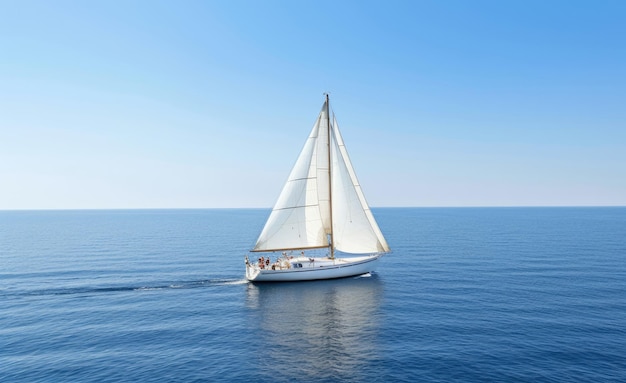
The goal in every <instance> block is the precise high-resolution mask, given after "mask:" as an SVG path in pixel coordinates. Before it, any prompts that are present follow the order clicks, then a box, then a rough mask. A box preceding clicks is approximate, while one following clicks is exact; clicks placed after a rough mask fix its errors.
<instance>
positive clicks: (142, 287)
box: [0, 279, 248, 297]
mask: <svg viewBox="0 0 626 383" xmlns="http://www.w3.org/2000/svg"><path fill="white" fill-rule="evenodd" d="M246 283H248V281H246V280H245V279H207V280H199V281H177V282H173V283H151V284H137V285H125V286H103V287H98V286H80V287H67V288H53V289H33V290H13V291H11V290H4V291H0V297H10V296H14V297H15V296H45V295H91V294H104V293H117V292H148V291H158V290H174V289H195V288H201V287H216V286H230V285H243V284H246Z"/></svg>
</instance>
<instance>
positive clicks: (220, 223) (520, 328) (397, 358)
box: [0, 208, 626, 382]
mask: <svg viewBox="0 0 626 383" xmlns="http://www.w3.org/2000/svg"><path fill="white" fill-rule="evenodd" d="M268 213H269V211H267V210H154V211H150V210H147V211H145V210H143V211H142V210H137V211H49V212H0V381H2V382H211V381H229V382H248V381H250V382H252V381H259V382H274V381H276V382H288V381H328V382H334V381H344V382H371V381H379V382H387V381H405V382H515V381H519V382H609V381H614V382H624V381H626V208H476V209H474V208H459V209H456V208H450V209H434V208H433V209H374V214H375V216H376V217H377V219H378V221H379V224H380V226H381V229H382V231H383V232H384V233H385V235H386V237H387V240H388V242H389V244H390V246H391V247H392V248H393V253H392V254H390V255H389V256H387V257H384V258H383V259H382V260H381V263H380V266H379V268H378V272H377V273H375V274H373V275H372V276H370V277H360V278H349V279H342V280H335V281H325V282H324V281H323V282H306V283H290V284H270V285H252V284H248V283H246V282H245V281H244V280H243V275H244V264H243V256H244V255H245V253H246V250H247V249H248V248H249V247H251V246H252V244H253V242H254V240H255V239H256V236H257V234H258V232H259V231H260V229H261V228H262V226H263V224H264V221H265V219H266V217H267V215H268Z"/></svg>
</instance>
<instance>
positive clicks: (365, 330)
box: [246, 274, 383, 381]
mask: <svg viewBox="0 0 626 383" xmlns="http://www.w3.org/2000/svg"><path fill="white" fill-rule="evenodd" d="M382 296H383V283H382V281H381V280H380V279H379V278H378V276H377V275H376V274H371V276H370V277H367V278H365V277H363V278H359V277H356V278H345V279H337V280H328V281H317V282H296V283H280V284H262V285H255V284H249V285H248V288H247V299H246V304H247V306H248V308H249V310H248V314H249V315H248V318H247V319H248V321H249V323H248V325H249V326H250V327H252V328H255V329H256V336H258V337H259V341H260V342H259V344H260V345H261V349H262V352H263V354H262V355H260V356H259V357H260V358H259V366H258V371H259V373H260V374H261V375H264V374H267V376H264V379H267V380H268V381H294V380H297V381H300V380H304V381H309V380H323V379H330V380H339V381H344V380H355V379H356V380H359V379H358V377H359V375H360V374H361V373H362V372H363V369H364V368H365V367H366V366H367V365H369V364H370V363H371V362H372V361H374V360H378V359H380V358H381V357H382V356H381V355H379V354H378V349H379V348H378V347H377V344H378V343H379V337H380V334H379V330H380V324H381V321H382V318H381V316H382V314H381V310H380V305H381V301H382ZM273 366H274V367H273Z"/></svg>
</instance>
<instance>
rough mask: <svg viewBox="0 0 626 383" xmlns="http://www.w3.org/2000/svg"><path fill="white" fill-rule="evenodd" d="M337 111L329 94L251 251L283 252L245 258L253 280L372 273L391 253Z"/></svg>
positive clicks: (304, 278)
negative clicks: (336, 116)
mask: <svg viewBox="0 0 626 383" xmlns="http://www.w3.org/2000/svg"><path fill="white" fill-rule="evenodd" d="M330 111H331V108H330V103H329V99H328V94H326V100H325V102H324V104H323V106H322V110H321V111H320V113H319V115H318V117H317V120H316V122H315V125H313V129H312V130H311V133H310V134H309V137H308V138H307V140H306V142H305V144H304V147H303V148H302V151H301V152H300V155H299V156H298V159H297V161H296V163H295V165H294V167H293V169H292V170H291V173H290V175H289V178H288V179H287V182H286V184H285V186H284V187H283V189H282V191H281V193H280V196H279V198H278V201H277V202H276V204H275V205H274V208H273V209H272V212H271V213H270V216H269V218H268V219H267V222H266V223H265V226H264V228H263V230H262V231H261V234H260V235H259V238H258V239H257V242H256V245H255V246H254V248H253V249H252V250H251V252H252V253H259V252H261V253H274V254H276V253H278V254H280V255H278V256H275V257H274V259H272V256H271V255H268V256H267V257H266V256H261V257H259V258H258V259H257V260H250V259H249V257H248V256H246V257H245V264H246V279H247V280H249V281H253V282H277V281H306V280H318V279H333V278H343V277H350V276H357V275H362V274H367V273H369V272H371V271H373V270H374V268H375V267H376V265H377V263H378V261H379V259H380V258H381V257H382V256H383V254H385V253H387V252H389V251H390V249H389V246H388V245H387V241H386V240H385V238H384V237H383V234H382V232H381V231H380V228H379V227H378V224H377V223H376V220H375V219H374V216H373V214H372V212H371V210H370V208H369V206H368V205H367V202H366V200H365V196H364V195H363V191H362V190H361V185H360V184H359V182H358V180H357V178H356V174H355V172H354V169H353V167H352V163H351V162H350V158H349V157H348V152H347V150H346V146H345V145H344V141H343V138H342V137H341V133H340V132H339V126H338V125H337V120H336V118H335V116H334V113H333V115H332V118H331V113H330ZM320 251H322V254H319V252H320ZM312 254H313V255H312ZM255 255H256V254H255Z"/></svg>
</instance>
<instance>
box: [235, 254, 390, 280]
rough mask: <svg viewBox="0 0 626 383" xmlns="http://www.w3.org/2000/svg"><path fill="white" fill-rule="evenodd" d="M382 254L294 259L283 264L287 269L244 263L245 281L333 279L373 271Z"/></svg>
mask: <svg viewBox="0 0 626 383" xmlns="http://www.w3.org/2000/svg"><path fill="white" fill-rule="evenodd" d="M380 257H382V254H373V255H367V256H363V257H353V258H335V259H330V258H307V257H296V258H291V259H289V260H285V261H284V262H288V263H289V265H286V263H283V265H286V266H288V267H283V268H276V269H275V270H272V269H271V268H269V267H268V268H263V269H261V268H260V267H259V265H258V264H257V263H250V262H246V279H247V280H249V281H253V282H288V281H312V280H318V279H334V278H344V277H351V276H355V275H361V274H366V273H369V272H371V271H374V269H375V268H376V265H377V264H378V260H379V259H380Z"/></svg>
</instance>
